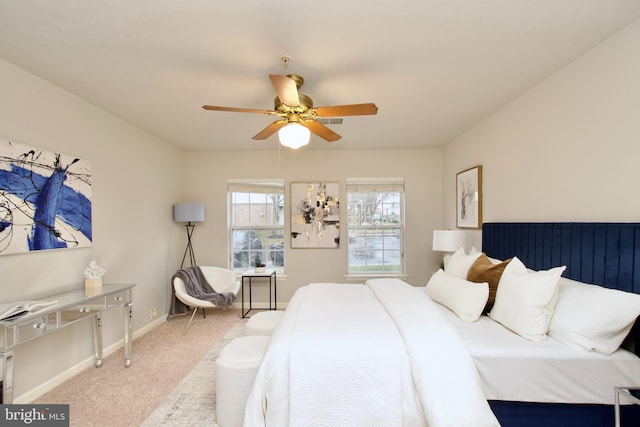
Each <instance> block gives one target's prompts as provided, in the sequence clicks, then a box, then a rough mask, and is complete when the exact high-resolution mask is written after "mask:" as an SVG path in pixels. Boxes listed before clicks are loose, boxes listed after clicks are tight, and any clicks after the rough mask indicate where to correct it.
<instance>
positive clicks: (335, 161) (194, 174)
mask: <svg viewBox="0 0 640 427" xmlns="http://www.w3.org/2000/svg"><path fill="white" fill-rule="evenodd" d="M185 165H186V182H185V193H186V196H187V199H189V200H191V201H198V202H203V203H205V209H206V221H205V222H204V223H203V224H199V225H198V226H197V228H196V232H195V234H194V248H195V251H196V258H197V261H198V263H200V264H202V263H209V264H213V265H224V266H227V265H229V262H228V260H229V254H228V250H227V245H226V239H227V233H228V232H227V185H226V184H227V181H228V180H229V179H238V178H263V179H268V178H284V179H285V180H286V190H287V191H288V190H289V185H290V183H291V182H306V181H313V182H316V181H327V182H339V183H340V192H341V194H340V196H341V200H345V195H344V191H345V188H344V186H345V178H347V177H350V178H351V177H385V176H386V177H400V176H401V177H404V178H405V191H406V209H405V221H406V223H405V224H406V229H407V233H406V236H405V237H406V241H405V259H406V271H407V273H408V277H407V278H406V280H407V281H408V282H409V283H412V284H426V280H427V278H428V277H429V276H430V275H431V272H432V271H433V270H434V269H435V268H436V266H437V263H438V260H437V257H438V255H437V254H434V253H433V251H432V250H431V232H432V230H433V229H434V228H438V227H440V224H441V214H442V210H441V206H440V200H441V199H442V192H441V189H442V182H441V176H442V169H441V150H440V149H422V150H419V149H416V150H377V151H355V150H354V151H338V150H309V149H306V150H305V149H301V150H299V151H291V150H282V151H281V152H280V154H279V153H278V152H277V151H256V150H252V151H224V152H189V153H186V155H185ZM340 209H341V215H342V218H345V215H346V204H345V203H342V204H341V207H340ZM289 213H290V207H289V205H288V204H287V205H286V206H285V215H287V216H288V215H289ZM285 236H289V221H288V219H287V220H286V222H285ZM340 237H341V240H342V242H344V241H345V238H346V228H345V227H342V228H341V230H340ZM285 251H286V252H285V260H286V261H285V262H286V270H287V277H286V280H285V279H284V278H282V279H278V301H280V302H286V301H288V300H289V298H290V297H291V295H292V294H293V292H294V291H295V290H296V289H298V288H299V287H300V286H303V285H305V284H307V283H309V282H310V281H315V282H344V281H345V280H346V279H345V274H346V270H347V267H346V262H347V254H346V245H345V244H341V245H340V248H339V249H293V250H292V249H291V244H290V241H289V240H288V239H287V238H285ZM254 297H255V295H254ZM260 299H261V296H258V300H260ZM265 300H266V295H264V298H263V301H265Z"/></svg>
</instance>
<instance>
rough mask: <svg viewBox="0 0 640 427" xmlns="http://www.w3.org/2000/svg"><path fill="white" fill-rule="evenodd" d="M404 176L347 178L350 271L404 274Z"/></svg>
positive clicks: (372, 273)
mask: <svg viewBox="0 0 640 427" xmlns="http://www.w3.org/2000/svg"><path fill="white" fill-rule="evenodd" d="M403 211H404V178H379V179H376V178H347V234H348V239H347V256H348V261H347V265H348V266H347V273H348V274H351V275H360V274H364V275H399V274H404V256H403V254H404V252H403V249H402V248H403V222H404V215H403Z"/></svg>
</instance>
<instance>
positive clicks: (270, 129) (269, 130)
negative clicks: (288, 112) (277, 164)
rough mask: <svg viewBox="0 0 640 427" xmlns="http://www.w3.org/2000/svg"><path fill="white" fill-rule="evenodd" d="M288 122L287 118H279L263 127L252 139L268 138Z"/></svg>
mask: <svg viewBox="0 0 640 427" xmlns="http://www.w3.org/2000/svg"><path fill="white" fill-rule="evenodd" d="M286 124H287V122H286V120H277V121H275V122H273V123H271V124H270V125H269V126H267V127H266V128H264V129H262V130H261V131H260V132H258V133H257V134H256V136H254V137H253V138H251V139H267V138H269V137H270V136H271V135H273V134H274V133H276V132H277V131H279V130H280V128H282V127H284V126H285V125H286Z"/></svg>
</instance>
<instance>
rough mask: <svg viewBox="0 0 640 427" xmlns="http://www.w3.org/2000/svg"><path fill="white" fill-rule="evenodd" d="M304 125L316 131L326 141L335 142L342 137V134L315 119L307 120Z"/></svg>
mask: <svg viewBox="0 0 640 427" xmlns="http://www.w3.org/2000/svg"><path fill="white" fill-rule="evenodd" d="M304 125H305V126H306V127H308V128H309V130H310V131H311V132H313V133H315V134H316V135H318V136H319V137H320V138H322V139H324V140H326V141H329V142H334V141H337V140H339V139H340V138H342V137H341V136H340V135H338V134H337V133H335V132H334V131H332V130H331V129H329V128H328V127H326V126H325V125H323V124H322V123H318V122H316V121H314V120H312V121H309V122H306V123H305V124H304Z"/></svg>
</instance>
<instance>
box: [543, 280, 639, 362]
mask: <svg viewBox="0 0 640 427" xmlns="http://www.w3.org/2000/svg"><path fill="white" fill-rule="evenodd" d="M558 287H559V295H558V304H557V305H556V310H555V313H554V315H553V318H552V319H551V324H550V325H549V336H551V337H553V338H555V339H556V340H558V341H560V342H563V343H565V344H568V345H571V346H574V347H579V348H583V349H585V350H588V351H595V352H597V353H602V354H606V355H608V354H611V353H613V352H614V351H616V350H617V349H618V347H620V345H621V344H622V341H624V339H625V337H626V336H627V334H628V333H629V330H631V327H632V326H633V323H634V322H635V320H636V318H637V317H638V316H640V295H637V294H633V293H631V292H624V291H618V290H615V289H607V288H604V287H602V286H597V285H588V284H586V283H582V282H577V281H575V280H571V279H566V278H564V277H563V278H561V279H560V282H559V286H558Z"/></svg>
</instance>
